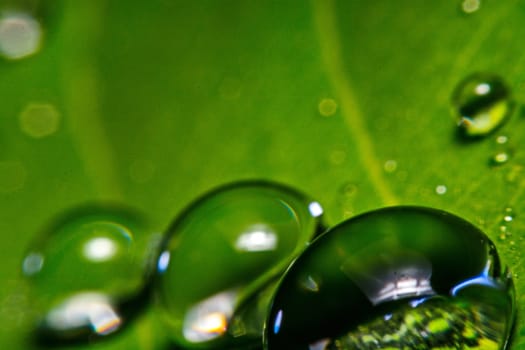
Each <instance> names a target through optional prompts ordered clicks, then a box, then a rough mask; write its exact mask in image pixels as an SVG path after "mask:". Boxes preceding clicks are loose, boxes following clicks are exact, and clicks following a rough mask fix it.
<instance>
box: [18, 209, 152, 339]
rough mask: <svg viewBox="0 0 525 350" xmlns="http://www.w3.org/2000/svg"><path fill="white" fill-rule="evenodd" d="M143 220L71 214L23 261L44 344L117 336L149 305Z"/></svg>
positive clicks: (122, 214) (115, 213)
mask: <svg viewBox="0 0 525 350" xmlns="http://www.w3.org/2000/svg"><path fill="white" fill-rule="evenodd" d="M149 233H150V232H149V229H148V225H147V223H146V221H145V220H144V219H143V218H142V217H141V215H139V214H137V213H136V212H134V211H132V210H129V209H124V208H117V207H113V206H105V205H104V206H100V205H90V206H86V207H82V208H79V209H74V210H71V211H68V212H67V213H65V214H64V215H62V216H60V218H59V219H58V220H55V221H54V222H53V223H52V224H51V225H50V226H49V227H47V228H46V229H45V230H44V231H43V232H42V234H41V235H40V236H39V237H37V239H36V240H35V242H34V243H33V244H32V246H31V247H30V249H29V251H28V253H27V254H26V255H25V257H24V259H23V262H22V272H23V273H24V275H25V276H26V278H27V280H28V283H29V286H30V288H31V296H32V299H33V306H34V308H35V309H36V310H38V313H39V322H38V329H37V332H36V333H37V336H38V337H37V338H38V339H39V340H40V341H42V342H51V343H57V342H70V341H73V342H76V341H84V340H87V339H93V337H102V336H105V335H108V334H111V333H114V332H116V331H118V330H120V329H121V328H122V327H123V326H124V321H125V320H126V319H129V318H131V317H132V316H133V315H134V314H135V313H137V312H138V311H140V310H141V309H142V307H143V306H144V305H145V303H144V301H145V300H144V295H145V294H146V293H147V289H148V286H147V283H146V282H147V280H148V279H149V276H151V271H148V269H149V268H150V267H151V262H152V260H151V252H148V251H147V250H148V248H149V245H148V242H149V239H150V238H151V237H152V235H150V234H149Z"/></svg>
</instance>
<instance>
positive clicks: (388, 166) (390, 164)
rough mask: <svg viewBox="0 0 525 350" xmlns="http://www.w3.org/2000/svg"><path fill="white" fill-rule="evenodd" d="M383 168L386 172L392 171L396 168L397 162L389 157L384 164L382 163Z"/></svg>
mask: <svg viewBox="0 0 525 350" xmlns="http://www.w3.org/2000/svg"><path fill="white" fill-rule="evenodd" d="M383 168H384V169H385V171H386V172H387V173H393V172H394V171H396V170H397V162H396V161H395V160H393V159H389V160H387V161H386V162H385V164H384V165H383Z"/></svg>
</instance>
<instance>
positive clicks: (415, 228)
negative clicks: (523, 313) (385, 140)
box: [265, 207, 514, 350]
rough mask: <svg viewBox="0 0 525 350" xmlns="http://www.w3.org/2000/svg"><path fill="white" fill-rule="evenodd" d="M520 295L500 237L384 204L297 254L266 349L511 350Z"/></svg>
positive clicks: (440, 215) (446, 217)
mask: <svg viewBox="0 0 525 350" xmlns="http://www.w3.org/2000/svg"><path fill="white" fill-rule="evenodd" d="M513 293H514V292H513V286H512V281H511V279H510V275H509V274H507V273H502V271H501V267H500V261H499V258H498V255H497V252H496V250H495V247H494V245H493V244H492V242H491V241H490V240H489V239H488V238H487V237H486V236H485V235H484V234H483V233H482V232H481V231H480V230H478V229H477V228H476V227H474V226H473V225H471V224H470V223H468V222H467V221H465V220H463V219H461V218H459V217H456V216H454V215H452V214H449V213H446V212H443V211H439V210H435V209H430V208H421V207H390V208H384V209H380V210H377V211H373V212H369V213H366V214H363V215H360V216H357V217H355V218H352V219H350V220H348V221H345V222H343V223H341V224H339V225H338V226H336V227H334V228H332V229H330V230H328V231H327V232H325V233H324V234H323V235H321V236H319V238H317V239H316V240H315V241H314V242H313V243H312V244H311V245H310V246H309V247H308V248H307V249H306V250H305V251H304V252H303V253H302V254H301V255H300V256H299V257H298V258H297V259H296V260H295V261H294V263H293V264H292V265H291V266H290V268H289V269H288V270H287V272H286V274H285V275H284V277H283V278H282V280H281V282H280V284H279V286H278V288H277V290H276V293H275V295H274V299H273V301H272V305H271V309H270V312H269V316H268V320H267V324H266V327H265V348H266V349H268V350H276V349H309V350H322V349H422V350H423V349H480V350H481V349H483V350H490V349H502V348H504V346H505V344H506V342H507V339H508V336H509V332H510V328H511V325H512V323H513V320H514V294H513Z"/></svg>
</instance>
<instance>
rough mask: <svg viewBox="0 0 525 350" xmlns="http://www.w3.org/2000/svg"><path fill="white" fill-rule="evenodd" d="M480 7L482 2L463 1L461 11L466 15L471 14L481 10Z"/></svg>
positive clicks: (475, 0)
mask: <svg viewBox="0 0 525 350" xmlns="http://www.w3.org/2000/svg"><path fill="white" fill-rule="evenodd" d="M480 5H481V1H480V0H463V2H462V3H461V9H462V10H463V12H465V13H466V14H471V13H474V12H476V11H477V10H479V7H480Z"/></svg>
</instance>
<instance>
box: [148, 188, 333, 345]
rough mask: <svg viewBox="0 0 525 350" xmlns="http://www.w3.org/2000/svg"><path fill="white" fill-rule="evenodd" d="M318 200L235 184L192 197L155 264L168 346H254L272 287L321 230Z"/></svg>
mask: <svg viewBox="0 0 525 350" xmlns="http://www.w3.org/2000/svg"><path fill="white" fill-rule="evenodd" d="M322 213H323V209H322V207H321V205H320V204H319V202H317V201H313V200H311V199H309V198H308V197H306V196H305V195H303V194H302V193H300V192H298V191H296V190H294V189H292V188H289V187H287V186H283V185H280V184H276V183H270V182H241V183H234V184H230V185H227V186H224V187H220V188H218V189H216V190H214V191H212V192H210V193H208V194H206V195H204V196H203V197H201V198H199V199H197V200H196V201H195V202H193V204H191V205H190V206H189V207H188V208H187V209H186V210H185V211H184V212H182V213H181V214H180V215H179V216H178V218H177V219H176V220H175V222H174V223H173V224H172V226H171V227H170V228H169V230H168V232H167V234H166V239H165V241H164V243H163V244H162V248H161V253H160V254H159V258H158V260H157V267H158V270H157V276H156V283H155V291H156V295H157V300H158V306H159V310H160V311H161V313H162V315H163V317H162V318H163V320H164V321H165V324H166V327H167V328H168V331H169V333H170V334H171V337H172V340H173V342H174V343H175V344H177V345H179V346H182V347H190V348H191V347H199V348H210V349H211V348H217V347H224V348H235V347H237V346H241V345H243V344H248V345H249V344H251V345H254V344H260V343H261V339H262V329H263V324H264V319H265V317H266V311H267V308H268V303H269V299H270V297H271V295H272V292H273V290H274V288H275V281H276V279H277V278H278V277H279V276H280V274H281V273H282V272H283V271H284V269H285V268H286V267H287V266H288V264H289V263H290V261H291V260H292V259H293V258H294V257H295V256H296V255H297V254H298V253H299V252H300V251H301V250H302V249H303V248H304V247H305V246H306V245H307V244H308V242H309V241H310V240H311V239H312V238H313V237H314V236H315V235H316V233H317V232H318V230H319V228H320V218H321V216H322Z"/></svg>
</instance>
